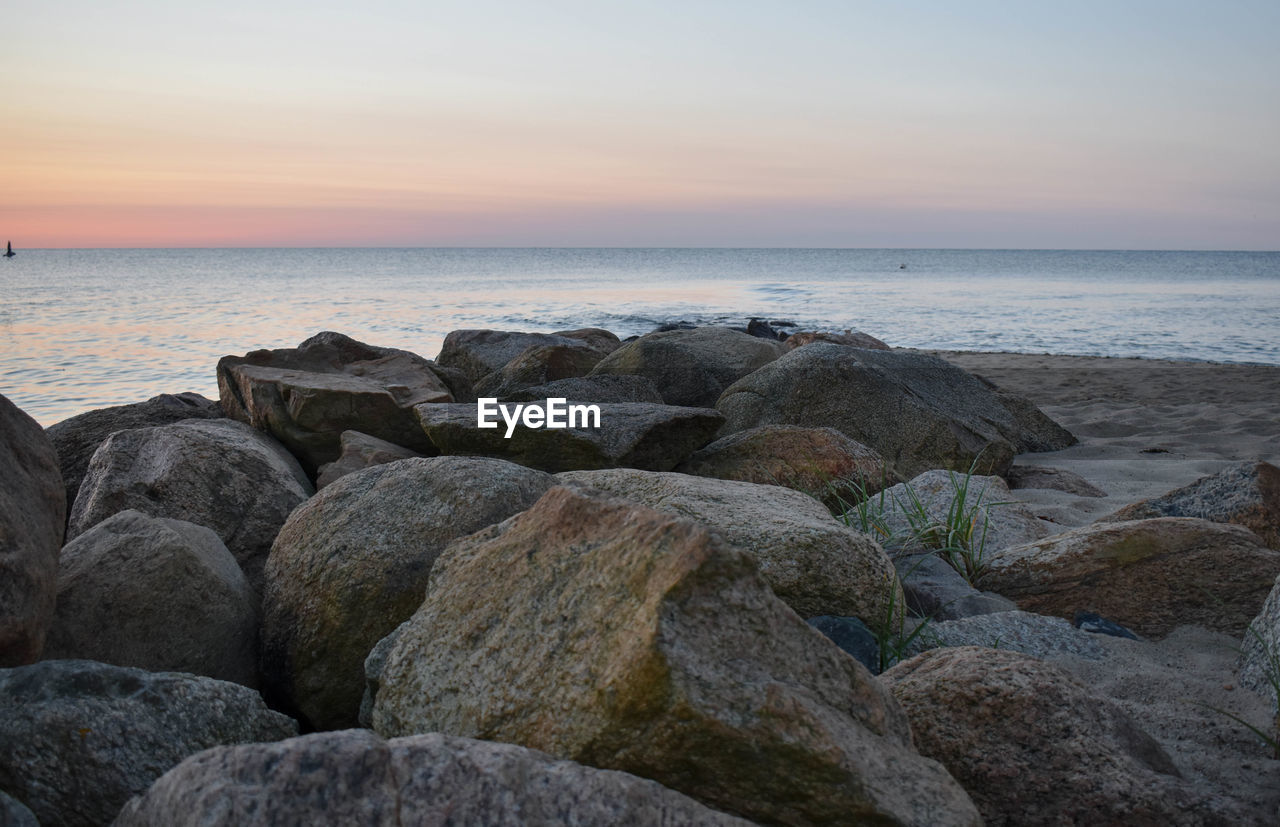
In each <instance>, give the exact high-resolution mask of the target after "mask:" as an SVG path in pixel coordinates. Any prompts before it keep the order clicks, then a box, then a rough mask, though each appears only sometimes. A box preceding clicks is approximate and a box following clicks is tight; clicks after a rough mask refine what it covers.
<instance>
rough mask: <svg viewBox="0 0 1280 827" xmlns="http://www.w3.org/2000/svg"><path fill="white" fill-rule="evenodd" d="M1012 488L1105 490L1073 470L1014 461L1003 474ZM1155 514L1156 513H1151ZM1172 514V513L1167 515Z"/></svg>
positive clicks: (1091, 493)
mask: <svg viewBox="0 0 1280 827" xmlns="http://www.w3.org/2000/svg"><path fill="white" fill-rule="evenodd" d="M1004 478H1005V481H1006V482H1007V483H1009V487H1010V488H1012V489H1018V488H1042V489H1043V488H1047V489H1050V490H1052V491H1065V492H1066V493H1068V494H1075V495H1076V496H1077V497H1105V496H1107V492H1106V491H1103V490H1102V489H1101V488H1099V487H1098V486H1096V485H1094V484H1093V483H1091V482H1089V481H1088V480H1086V479H1085V478H1084V477H1082V476H1080V475H1079V474H1077V473H1076V472H1074V471H1067V470H1065V469H1063V468H1050V467H1048V466H1044V465H1018V464H1017V463H1015V464H1014V465H1013V466H1012V467H1011V468H1010V469H1009V470H1008V472H1006V473H1005V475H1004ZM1152 516H1157V515H1152ZM1169 516H1172V515H1169Z"/></svg>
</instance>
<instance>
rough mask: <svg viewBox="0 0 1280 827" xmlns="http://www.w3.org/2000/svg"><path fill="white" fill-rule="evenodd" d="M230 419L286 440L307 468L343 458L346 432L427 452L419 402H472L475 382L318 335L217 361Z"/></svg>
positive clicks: (393, 353) (417, 359)
mask: <svg viewBox="0 0 1280 827" xmlns="http://www.w3.org/2000/svg"><path fill="white" fill-rule="evenodd" d="M218 391H219V393H220V394H221V398H222V408H223V410H225V411H226V413H227V416H230V417H232V418H234V419H237V420H239V421H241V422H244V423H246V424H249V425H252V426H253V427H255V428H257V429H259V430H261V431H266V432H267V433H269V434H271V435H272V436H274V437H275V438H276V439H278V440H280V442H282V443H283V444H284V445H285V446H286V447H287V448H288V449H289V450H290V451H291V452H293V454H294V456H296V457H297V458H298V461H299V462H301V463H302V465H303V467H304V468H306V469H307V473H309V474H314V473H315V472H316V469H318V468H319V467H320V466H321V465H324V464H325V463H327V462H333V461H334V460H335V459H337V458H338V454H339V450H340V448H339V446H340V437H341V434H342V432H343V431H360V432H361V433H364V434H369V435H370V436H375V437H377V438H378V439H384V440H386V441H387V442H390V443H393V444H395V445H402V446H404V447H406V448H410V449H412V450H415V451H420V452H426V451H429V450H430V448H431V446H430V444H429V443H427V441H426V440H425V439H424V438H423V436H422V431H421V429H419V428H418V425H417V420H416V419H415V417H414V415H413V406H414V405H418V404H421V403H424V402H453V401H455V399H456V400H459V401H467V400H468V399H469V398H470V396H469V394H470V393H471V388H470V385H469V384H468V383H467V382H466V381H465V380H463V379H461V378H460V377H457V378H455V377H452V376H451V375H450V374H449V372H448V371H445V370H442V369H440V368H439V367H438V366H437V365H435V364H434V363H432V362H431V361H430V360H428V359H423V358H422V357H421V356H418V355H417V354H414V353H410V352H408V351H405V350H396V349H394V348H386V347H374V346H373V345H366V344H364V343H363V342H357V341H356V340H355V339H351V338H349V337H347V336H343V335H342V334H341V333H331V332H325V333H319V334H317V335H315V336H312V337H311V338H310V339H307V340H306V341H305V342H303V343H302V344H300V345H298V347H297V348H287V349H281V350H255V351H253V352H252V353H246V354H245V355H244V356H224V357H222V358H221V359H219V360H218Z"/></svg>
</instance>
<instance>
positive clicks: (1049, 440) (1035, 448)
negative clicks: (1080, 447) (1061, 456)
mask: <svg viewBox="0 0 1280 827" xmlns="http://www.w3.org/2000/svg"><path fill="white" fill-rule="evenodd" d="M978 378H979V379H982V377H980V376H979V377H978ZM984 381H985V380H984ZM991 387H992V390H993V391H995V395H996V399H999V400H1000V404H1001V405H1004V407H1005V409H1006V410H1008V411H1009V413H1011V414H1013V418H1014V420H1015V421H1016V422H1017V425H1018V434H1017V438H1016V439H1014V442H1013V445H1014V447H1015V448H1017V450H1018V453H1019V454H1027V453H1037V452H1041V451H1061V450H1063V449H1066V448H1070V447H1071V446H1072V445H1075V444H1076V443H1077V442H1079V441H1080V440H1078V439H1076V437H1075V434H1073V433H1071V432H1070V431H1068V430H1067V429H1066V428H1064V427H1062V426H1061V425H1059V424H1058V423H1057V422H1054V421H1053V420H1052V419H1050V418H1049V416H1048V414H1046V413H1045V412H1044V411H1042V410H1040V409H1039V408H1037V407H1036V405H1035V403H1034V402H1032V401H1031V400H1030V399H1028V398H1026V397H1025V396H1021V395H1019V394H1016V393H1011V392H1009V391H1006V390H1001V389H1000V388H998V387H995V386H994V385H992V386H991Z"/></svg>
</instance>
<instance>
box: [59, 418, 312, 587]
mask: <svg viewBox="0 0 1280 827" xmlns="http://www.w3.org/2000/svg"><path fill="white" fill-rule="evenodd" d="M312 493H314V491H313V489H312V487H311V483H310V481H308V479H307V475H306V474H305V473H303V471H302V469H301V468H300V467H299V466H298V463H297V461H295V460H294V458H293V457H291V456H290V455H289V453H288V452H287V451H285V450H284V448H282V447H281V446H280V444H279V443H277V442H276V441H275V440H273V439H271V438H270V437H268V436H266V435H265V434H263V433H261V432H259V431H255V430H254V429H253V428H250V427H249V426H247V425H243V424H241V423H239V422H233V421H231V420H227V419H212V420H187V421H184V422H178V423H175V424H173V425H160V426H157V427H154V428H137V429H134V430H131V431H118V432H116V433H114V434H112V435H111V436H109V437H107V439H106V440H105V441H103V443H102V445H100V446H99V447H98V450H97V452H96V453H95V454H94V455H93V460H92V461H90V463H89V468H88V471H87V472H86V474H85V478H84V483H83V484H81V486H80V495H79V496H78V497H76V504H75V508H74V509H72V512H71V523H70V525H69V526H68V530H67V536H68V538H75V537H78V536H79V535H81V534H83V533H84V532H86V531H88V530H89V529H90V528H92V527H93V526H95V525H97V524H98V523H100V522H102V521H103V520H105V519H106V518H107V517H110V516H111V515H112V514H116V513H118V512H120V511H124V510H125V509H129V508H132V509H134V510H135V511H141V512H142V513H143V514H150V515H151V516H153V517H169V518H171V519H174V520H185V521H187V522H190V523H195V524H196V525H202V526H205V527H206V528H211V529H213V531H214V533H215V534H217V535H218V537H219V538H220V539H221V540H222V542H223V543H225V544H226V546H227V548H228V549H229V550H230V551H231V553H232V554H233V555H235V558H236V562H238V563H239V564H240V568H241V569H243V570H244V573H245V576H246V577H248V578H249V583H250V584H251V585H253V587H254V588H255V589H257V588H258V587H259V585H260V582H261V579H262V564H263V563H264V562H265V561H266V559H267V554H268V553H269V552H270V551H271V541H272V540H274V539H275V537H276V532H277V531H279V530H280V526H282V525H284V521H285V519H286V518H288V516H289V513H290V512H291V511H293V509H294V508H295V507H297V506H298V504H299V503H301V502H302V501H303V500H305V499H306V498H307V497H309V496H311V494H312Z"/></svg>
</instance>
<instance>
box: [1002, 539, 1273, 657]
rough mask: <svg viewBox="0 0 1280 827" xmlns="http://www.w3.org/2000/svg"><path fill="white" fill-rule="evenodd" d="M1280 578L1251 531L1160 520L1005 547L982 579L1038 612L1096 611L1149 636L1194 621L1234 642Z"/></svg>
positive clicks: (1270, 555)
mask: <svg viewBox="0 0 1280 827" xmlns="http://www.w3.org/2000/svg"><path fill="white" fill-rule="evenodd" d="M1277 574H1280V552H1278V551H1275V550H1274V549H1269V548H1267V547H1266V546H1264V545H1263V544H1262V542H1261V541H1260V540H1259V539H1258V537H1257V535H1255V534H1254V533H1253V532H1251V531H1249V530H1248V529H1246V528H1242V527H1240V526H1233V525H1224V524H1221V523H1212V522H1209V521H1208V520H1197V519H1191V518H1185V517H1162V518H1159V519H1153V520H1132V521H1128V522H1122V523H1094V524H1092V525H1087V526H1082V527H1080V528H1077V529H1073V530H1071V531H1068V532H1065V533H1063V534H1058V535H1055V536H1052V537H1049V538H1046V539H1044V540H1039V541H1037V542H1034V543H1028V544H1026V545H1021V546H1014V547H1011V548H1006V549H1004V550H1002V551H1001V552H1000V553H999V554H997V555H994V556H992V557H990V558H988V560H987V567H986V572H985V574H984V579H983V584H984V585H985V586H986V587H987V588H989V589H991V590H993V591H996V592H999V593H1000V594H1002V595H1004V596H1006V597H1008V598H1010V599H1012V600H1014V601H1015V602H1017V604H1018V606H1019V608H1022V609H1025V610H1027V611H1030V612H1037V613H1039V614H1050V615H1057V616H1059V617H1064V618H1072V617H1074V616H1075V613H1076V612H1078V611H1085V612H1095V613H1097V614H1100V615H1102V616H1103V617H1106V618H1109V619H1111V620H1113V621H1115V622H1117V623H1119V624H1121V625H1122V626H1126V627H1128V628H1130V629H1132V630H1133V631H1135V632H1137V633H1138V634H1141V635H1144V636H1146V637H1163V636H1164V635H1166V634H1168V633H1169V632H1170V631H1172V630H1173V629H1174V628H1175V627H1176V626H1180V625H1183V624H1195V625H1198V626H1203V627H1205V628H1207V629H1213V630H1215V631H1219V632H1225V633H1227V634H1231V635H1234V636H1236V637H1237V638H1238V637H1240V636H1241V635H1243V634H1244V631H1245V627H1246V626H1247V625H1248V624H1249V621H1251V620H1253V618H1254V616H1255V615H1256V614H1257V613H1258V609H1259V608H1260V607H1261V606H1262V603H1263V601H1264V600H1266V598H1267V593H1268V592H1269V591H1270V590H1271V585H1272V582H1273V581H1274V580H1275V578H1276V575H1277Z"/></svg>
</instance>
